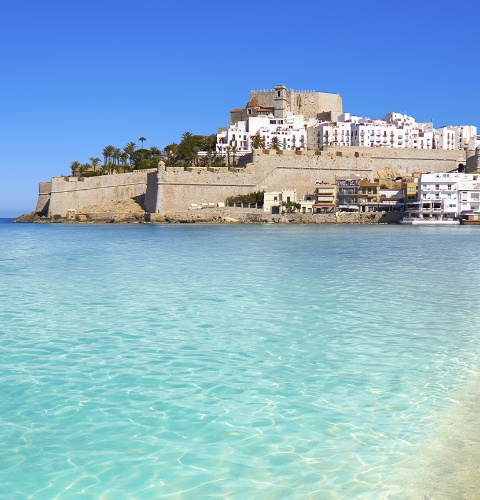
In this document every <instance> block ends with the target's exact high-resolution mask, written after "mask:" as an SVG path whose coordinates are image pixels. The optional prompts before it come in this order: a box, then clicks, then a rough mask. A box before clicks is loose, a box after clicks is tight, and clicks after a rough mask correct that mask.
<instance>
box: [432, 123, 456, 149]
mask: <svg viewBox="0 0 480 500" xmlns="http://www.w3.org/2000/svg"><path fill="white" fill-rule="evenodd" d="M436 141H437V148H438V149H458V148H457V145H458V143H457V134H456V130H455V128H454V127H440V128H439V129H438V130H437V132H436Z"/></svg>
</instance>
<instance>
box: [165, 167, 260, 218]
mask: <svg viewBox="0 0 480 500" xmlns="http://www.w3.org/2000/svg"><path fill="white" fill-rule="evenodd" d="M223 170H226V169H223ZM257 183H258V176H257V174H256V172H255V171H254V169H252V167H249V168H246V169H236V170H234V171H225V172H211V171H208V170H207V169H206V168H202V169H200V168H199V169H194V170H192V171H185V170H183V169H182V170H177V169H169V168H167V169H165V170H162V169H160V168H159V171H158V191H157V204H156V207H155V213H160V214H165V213H172V212H179V211H184V210H188V209H189V208H190V205H191V204H193V203H196V204H202V203H218V202H224V201H225V199H226V198H227V197H229V196H235V195H238V194H248V193H251V192H252V191H256V185H257Z"/></svg>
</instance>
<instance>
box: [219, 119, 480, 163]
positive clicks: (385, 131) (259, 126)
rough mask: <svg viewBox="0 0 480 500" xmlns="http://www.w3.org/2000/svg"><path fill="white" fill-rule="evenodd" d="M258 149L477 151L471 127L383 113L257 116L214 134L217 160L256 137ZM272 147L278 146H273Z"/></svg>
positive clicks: (242, 148)
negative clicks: (437, 124)
mask: <svg viewBox="0 0 480 500" xmlns="http://www.w3.org/2000/svg"><path fill="white" fill-rule="evenodd" d="M257 135H258V136H260V138H261V140H262V144H263V145H262V147H263V148H264V149H272V148H273V147H278V149H281V150H296V149H301V150H303V149H307V147H308V149H311V150H316V149H320V148H322V147H324V146H363V147H382V148H415V149H446V150H455V149H475V148H476V147H478V146H480V139H479V138H478V137H477V128H476V127H475V126H473V125H460V126H449V127H440V128H439V129H437V130H435V129H434V128H433V124H432V123H431V122H416V121H415V119H414V118H413V117H411V116H409V115H406V114H402V113H388V114H387V115H386V116H385V118H384V119H374V120H371V119H369V118H362V117H359V116H354V115H351V114H350V113H342V114H341V115H340V116H339V121H338V122H332V121H330V122H328V121H319V120H315V119H309V120H308V121H307V122H306V121H305V120H304V117H303V116H302V115H292V114H291V113H287V115H286V116H274V115H268V116H266V115H260V116H255V117H250V118H248V120H246V121H240V122H237V123H235V124H233V125H230V127H229V128H228V129H225V130H224V131H222V132H219V133H218V134H217V151H218V152H219V153H220V154H221V155H222V156H227V155H228V154H232V155H233V154H235V156H242V155H244V154H246V153H248V152H250V151H251V150H252V149H253V146H252V143H253V140H254V139H255V136H257ZM275 143H277V146H275Z"/></svg>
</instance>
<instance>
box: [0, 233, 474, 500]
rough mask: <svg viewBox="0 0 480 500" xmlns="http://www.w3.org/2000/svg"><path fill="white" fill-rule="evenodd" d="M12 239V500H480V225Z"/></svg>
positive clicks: (1, 369)
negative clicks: (79, 499) (89, 499)
mask: <svg viewBox="0 0 480 500" xmlns="http://www.w3.org/2000/svg"><path fill="white" fill-rule="evenodd" d="M0 243H1V245H0V349H1V351H0V352H1V362H0V401H1V405H0V442H1V446H0V498H2V499H25V498H29V499H52V498H58V499H73V498H102V499H120V498H122V499H123V498H129V499H156V498H242V499H243V498H262V499H277V498H300V499H302V498H315V499H322V500H323V499H327V500H328V499H357V498H360V499H409V498H413V499H414V498H418V499H427V498H428V499H460V498H462V499H468V498H472V499H473V498H479V494H478V491H480V479H479V477H480V474H479V467H480V446H479V438H478V436H479V423H478V414H479V410H480V400H479V394H480V377H479V374H478V372H479V365H480V361H479V360H480V357H479V356H480V319H479V314H478V311H479V306H480V295H479V293H478V285H479V283H480V264H479V253H480V250H479V249H480V227H471V226H459V227H443V228H442V227H438V228H435V227H422V228H418V227H402V226H333V225H332V226H330V225H324V226H314V225H272V224H267V225H199V224H192V225H181V224H179V225H148V224H132V225H108V224H107V225H88V224H86V225H62V224H58V225H57V224H51V225H42V224H11V223H0Z"/></svg>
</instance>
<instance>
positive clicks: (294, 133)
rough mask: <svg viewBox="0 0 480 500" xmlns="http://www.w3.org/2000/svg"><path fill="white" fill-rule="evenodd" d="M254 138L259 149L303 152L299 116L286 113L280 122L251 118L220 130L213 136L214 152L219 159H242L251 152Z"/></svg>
mask: <svg viewBox="0 0 480 500" xmlns="http://www.w3.org/2000/svg"><path fill="white" fill-rule="evenodd" d="M255 136H258V137H259V138H260V140H261V143H262V149H272V148H274V147H278V149H282V150H296V149H301V150H304V149H306V148H307V131H306V128H305V121H304V119H303V116H302V115H292V114H291V113H290V114H288V113H287V115H286V116H285V117H284V118H279V117H274V116H273V115H267V116H265V115H263V116H253V117H250V118H248V119H247V120H246V121H240V122H237V123H234V124H233V125H230V126H229V127H228V128H226V129H224V130H221V131H220V132H219V133H218V134H217V152H218V153H219V154H220V155H221V156H223V157H225V156H227V155H229V154H234V153H235V154H236V156H243V155H244V154H246V153H249V152H250V151H252V149H253V144H254V141H255ZM275 143H276V146H275Z"/></svg>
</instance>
